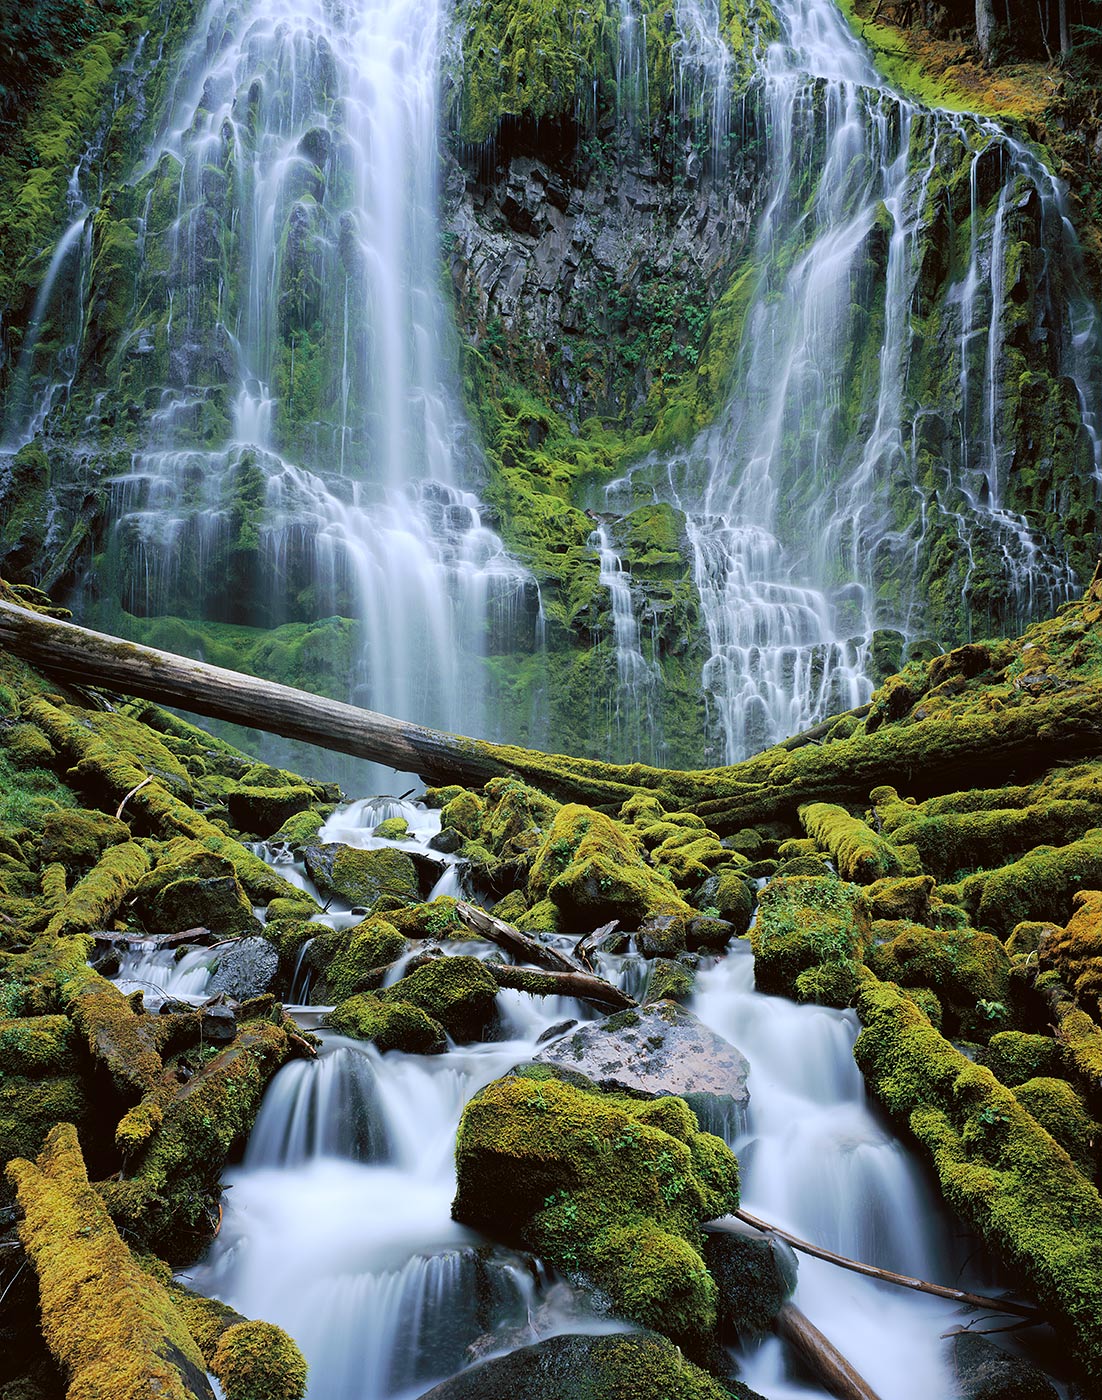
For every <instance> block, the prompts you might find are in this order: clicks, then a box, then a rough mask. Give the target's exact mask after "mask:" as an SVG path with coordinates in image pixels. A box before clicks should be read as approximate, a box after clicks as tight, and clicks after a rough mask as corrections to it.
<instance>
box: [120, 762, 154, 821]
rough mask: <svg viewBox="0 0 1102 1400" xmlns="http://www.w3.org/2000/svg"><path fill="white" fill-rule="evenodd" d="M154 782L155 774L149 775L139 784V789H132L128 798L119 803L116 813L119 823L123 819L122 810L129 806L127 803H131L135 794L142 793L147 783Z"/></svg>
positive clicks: (127, 795)
mask: <svg viewBox="0 0 1102 1400" xmlns="http://www.w3.org/2000/svg"><path fill="white" fill-rule="evenodd" d="M152 781H153V774H152V773H150V774H148V775H147V776H146V777H144V778H143V779H142V780H141V782H140V783H139V784H138V786H137V787H132V788H131V789H130V791H129V792H128V793H127V794H126V796H125V797H124V798H123V800H122V801H121V802H120V803H119V805H118V810H117V811H116V812H115V820H116V821H119V819H120V818H121V817H122V809H123V808H124V807H125V806H126V804H127V803H128V802H129V801H130V799H131V798H132V797H133V796H134V794H135V793H138V792H141V790H142V788H143V787H145V786H146V784H147V783H151V782H152Z"/></svg>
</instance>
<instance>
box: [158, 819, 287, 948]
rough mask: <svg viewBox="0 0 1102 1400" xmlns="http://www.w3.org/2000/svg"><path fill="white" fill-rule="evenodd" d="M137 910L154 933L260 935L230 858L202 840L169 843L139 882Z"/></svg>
mask: <svg viewBox="0 0 1102 1400" xmlns="http://www.w3.org/2000/svg"><path fill="white" fill-rule="evenodd" d="M135 897H136V900H137V906H138V908H139V909H140V911H141V913H142V917H143V919H144V920H145V923H146V925H147V927H148V928H149V929H150V930H151V931H153V932H156V933H178V932H181V931H182V930H184V929H189V928H209V929H210V930H211V932H212V933H215V934H217V935H218V936H219V937H220V938H230V937H234V936H236V935H239V934H250V933H256V932H257V931H258V928H259V925H258V923H257V920H256V916H255V915H254V914H253V910H252V905H251V904H250V902H249V899H248V896H247V895H246V894H245V891H244V889H243V888H242V885H241V882H240V880H239V879H238V878H237V871H236V868H235V867H234V864H233V862H232V861H231V860H229V859H228V858H227V857H226V856H224V855H220V854H219V853H217V852H215V851H211V850H208V849H207V847H206V846H204V845H203V844H202V843H201V842H198V841H188V840H175V841H170V842H169V843H168V844H167V845H166V846H165V847H163V848H162V850H161V853H160V858H159V859H158V861H157V863H156V865H155V866H154V867H153V869H152V870H151V871H150V872H149V873H148V874H146V875H144V876H143V877H142V879H141V880H140V881H139V882H138V885H137V887H136V889H135Z"/></svg>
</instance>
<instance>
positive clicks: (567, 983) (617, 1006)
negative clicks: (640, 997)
mask: <svg viewBox="0 0 1102 1400" xmlns="http://www.w3.org/2000/svg"><path fill="white" fill-rule="evenodd" d="M484 966H485V968H486V971H487V972H488V973H489V974H490V976H491V977H492V978H493V979H494V981H495V982H496V983H497V985H498V986H499V987H508V988H511V989H513V990H514V991H518V992H528V993H529V994H530V995H531V996H536V997H555V996H559V997H577V998H578V1000H579V1001H588V1002H589V1003H591V1005H593V1006H596V1007H599V1008H600V1009H601V1010H603V1011H608V1010H612V1011H629V1010H631V1008H632V1007H635V1006H638V1005H639V1003H638V1002H637V1001H636V1000H635V998H634V997H629V996H628V994H627V992H622V991H621V990H620V989H619V987H614V986H613V985H612V983H611V982H606V981H605V980H604V978H603V977H595V976H594V975H593V974H592V973H591V972H544V971H537V970H536V969H535V968H532V967H506V966H505V964H504V963H492V962H491V963H486V964H484Z"/></svg>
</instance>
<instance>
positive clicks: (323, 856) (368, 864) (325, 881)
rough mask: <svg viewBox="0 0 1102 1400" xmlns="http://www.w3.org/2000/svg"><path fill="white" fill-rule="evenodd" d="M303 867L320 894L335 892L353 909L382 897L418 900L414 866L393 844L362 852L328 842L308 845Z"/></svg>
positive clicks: (372, 902)
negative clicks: (327, 843)
mask: <svg viewBox="0 0 1102 1400" xmlns="http://www.w3.org/2000/svg"><path fill="white" fill-rule="evenodd" d="M303 854H304V856H305V860H306V869H307V871H308V872H309V875H310V878H311V879H312V880H313V881H314V883H315V884H316V885H317V887H318V889H319V890H321V891H322V893H323V894H328V895H335V896H336V897H337V898H338V899H343V900H345V901H346V903H348V904H350V905H351V906H352V907H353V908H354V909H356V908H360V909H370V908H372V907H373V906H374V905H375V903H376V902H377V901H378V900H380V899H383V898H388V899H393V900H398V901H399V902H400V903H403V904H412V903H415V902H416V900H417V894H418V888H419V882H418V879H417V867H416V866H415V865H414V863H413V861H412V860H411V859H410V858H409V856H408V855H406V853H405V852H404V851H399V850H397V849H395V848H394V847H393V846H384V847H381V848H379V849H376V850H371V851H361V850H358V849H357V848H356V847H354V846H342V845H339V844H337V843H330V844H329V845H324V846H307V847H306V849H305V851H304V853H303Z"/></svg>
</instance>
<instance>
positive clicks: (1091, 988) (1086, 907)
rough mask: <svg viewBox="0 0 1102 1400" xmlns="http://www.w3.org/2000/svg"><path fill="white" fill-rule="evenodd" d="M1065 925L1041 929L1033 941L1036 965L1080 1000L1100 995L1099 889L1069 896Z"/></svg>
mask: <svg viewBox="0 0 1102 1400" xmlns="http://www.w3.org/2000/svg"><path fill="white" fill-rule="evenodd" d="M1071 903H1072V914H1071V918H1070V919H1069V920H1068V922H1067V925H1066V927H1064V928H1062V929H1057V928H1053V929H1051V930H1047V931H1045V932H1044V934H1043V935H1042V937H1041V938H1040V939H1039V940H1038V944H1037V957H1038V962H1039V964H1040V966H1041V967H1042V968H1043V969H1045V970H1046V971H1048V970H1051V971H1053V972H1055V973H1056V974H1057V975H1058V976H1059V978H1060V980H1061V982H1063V984H1064V985H1065V986H1066V987H1067V988H1068V989H1069V990H1070V991H1072V992H1074V994H1075V995H1076V997H1078V998H1079V999H1080V1000H1081V1001H1086V1000H1087V999H1088V998H1091V999H1094V1000H1095V1001H1096V1002H1097V999H1098V998H1099V997H1102V892H1099V891H1098V890H1080V891H1079V892H1078V893H1077V894H1075V895H1073V896H1072V901H1071Z"/></svg>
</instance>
